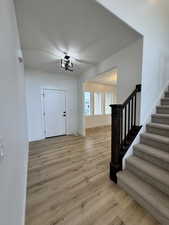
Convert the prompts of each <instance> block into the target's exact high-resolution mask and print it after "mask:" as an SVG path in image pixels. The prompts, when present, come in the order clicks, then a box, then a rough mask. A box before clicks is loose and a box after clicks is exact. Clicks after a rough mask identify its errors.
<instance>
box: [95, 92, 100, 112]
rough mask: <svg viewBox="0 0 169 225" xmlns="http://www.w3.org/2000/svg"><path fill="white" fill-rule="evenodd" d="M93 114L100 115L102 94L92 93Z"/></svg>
mask: <svg viewBox="0 0 169 225" xmlns="http://www.w3.org/2000/svg"><path fill="white" fill-rule="evenodd" d="M94 114H95V115H101V114H102V93H99V92H95V93H94Z"/></svg>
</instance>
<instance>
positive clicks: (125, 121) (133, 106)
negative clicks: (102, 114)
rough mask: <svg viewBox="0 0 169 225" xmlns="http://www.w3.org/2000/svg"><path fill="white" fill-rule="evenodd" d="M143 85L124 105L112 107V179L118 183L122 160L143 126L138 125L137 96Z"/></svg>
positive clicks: (137, 88)
mask: <svg viewBox="0 0 169 225" xmlns="http://www.w3.org/2000/svg"><path fill="white" fill-rule="evenodd" d="M139 92H141V84H139V85H136V88H135V90H134V91H133V92H132V93H131V95H130V96H129V97H128V98H127V99H126V100H125V101H124V103H123V104H116V105H110V107H111V111H112V114H111V115H112V116H111V117H112V129H111V162H110V178H111V180H113V181H114V182H115V183H117V176H116V174H117V172H119V171H120V170H121V169H122V159H123V157H124V155H125V153H126V152H127V150H128V148H129V147H130V145H131V144H132V142H133V140H134V138H135V137H136V135H137V134H138V132H139V130H140V128H141V126H139V125H137V94H138V93H139Z"/></svg>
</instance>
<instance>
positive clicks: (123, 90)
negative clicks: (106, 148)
mask: <svg viewBox="0 0 169 225" xmlns="http://www.w3.org/2000/svg"><path fill="white" fill-rule="evenodd" d="M142 47H143V41H142V39H140V40H137V41H136V42H134V43H132V44H131V45H129V46H128V47H127V48H124V49H122V50H121V51H119V52H118V53H116V54H114V55H112V56H111V57H110V58H108V59H106V60H104V61H103V62H102V63H100V64H99V65H97V66H96V67H93V68H91V69H90V70H88V71H86V72H85V73H84V74H83V75H82V76H81V80H80V82H79V93H80V90H81V89H82V86H83V85H82V84H83V83H84V82H86V81H89V80H92V79H93V78H94V77H96V76H97V75H99V74H102V73H104V72H106V71H110V70H112V68H117V70H118V78H117V103H119V104H120V103H123V101H124V100H125V99H126V98H127V97H128V96H129V95H130V94H131V92H132V91H133V90H134V89H135V86H136V84H140V83H141V72H142V70H141V69H142ZM81 93H82V91H81ZM81 104H83V101H82V95H79V107H81ZM138 114H139V112H138ZM82 117H83V113H82V112H81V114H79V132H80V133H81V134H84V126H85V122H84V120H83V119H82ZM80 123H81V125H80Z"/></svg>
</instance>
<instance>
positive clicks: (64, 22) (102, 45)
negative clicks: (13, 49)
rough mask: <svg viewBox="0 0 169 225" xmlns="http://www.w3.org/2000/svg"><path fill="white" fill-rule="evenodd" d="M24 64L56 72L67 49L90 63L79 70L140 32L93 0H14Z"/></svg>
mask: <svg viewBox="0 0 169 225" xmlns="http://www.w3.org/2000/svg"><path fill="white" fill-rule="evenodd" d="M15 3H16V12H17V19H18V25H19V32H20V37H21V45H22V48H23V53H24V60H25V66H26V67H30V68H32V69H38V70H43V71H46V72H52V73H53V72H54V73H55V72H56V71H57V68H56V60H59V59H60V58H61V57H62V56H63V53H62V52H63V51H67V52H68V53H69V54H70V55H71V56H73V57H76V58H78V59H81V60H85V61H87V62H90V63H78V62H75V63H76V68H75V70H76V71H75V72H74V74H79V73H81V72H84V71H85V70H87V69H89V67H91V66H93V65H95V64H97V63H99V62H101V61H102V60H104V59H106V58H108V57H110V56H111V55H112V54H114V53H116V52H118V51H119V50H121V49H122V48H124V47H126V46H127V45H129V44H130V43H132V42H134V41H135V40H136V39H138V38H140V36H139V34H138V33H136V32H135V31H133V30H132V29H130V28H129V27H128V26H127V25H125V24H124V23H123V22H121V21H120V20H119V19H117V18H116V17H115V16H113V15H112V14H111V13H110V12H109V11H107V10H106V9H104V8H103V7H102V6H100V5H99V4H98V3H96V2H95V1H94V0H15Z"/></svg>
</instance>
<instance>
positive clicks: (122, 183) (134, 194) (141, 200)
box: [118, 179, 169, 225]
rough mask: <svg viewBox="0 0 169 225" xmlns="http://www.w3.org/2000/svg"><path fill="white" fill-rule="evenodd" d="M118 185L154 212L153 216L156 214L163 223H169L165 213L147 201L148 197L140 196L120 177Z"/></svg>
mask: <svg viewBox="0 0 169 225" xmlns="http://www.w3.org/2000/svg"><path fill="white" fill-rule="evenodd" d="M118 185H119V186H120V187H121V188H122V189H124V190H125V191H126V192H127V193H128V194H129V195H131V196H132V198H133V199H135V200H136V201H137V202H138V203H139V204H140V205H141V206H142V207H143V208H145V209H147V210H148V211H149V212H150V213H151V214H152V216H154V217H155V218H156V219H157V220H158V221H159V222H160V223H161V224H163V225H168V224H169V220H168V218H166V217H164V215H163V214H161V213H160V212H159V211H158V210H157V209H155V208H153V207H152V205H151V204H150V203H149V202H147V201H146V199H143V198H142V196H140V195H139V194H138V193H137V192H136V191H134V190H133V189H132V188H131V187H129V186H128V185H126V184H125V182H123V180H121V179H118Z"/></svg>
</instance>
